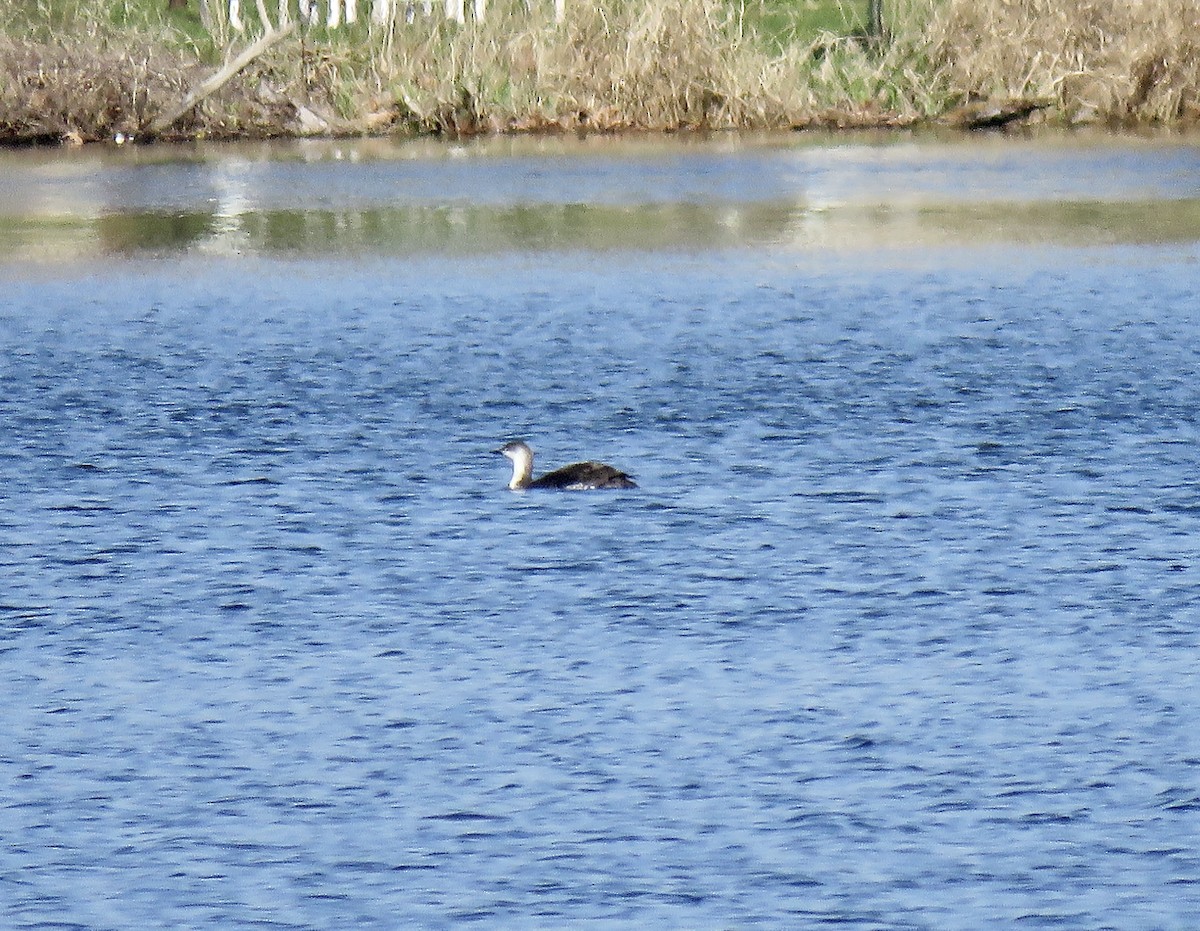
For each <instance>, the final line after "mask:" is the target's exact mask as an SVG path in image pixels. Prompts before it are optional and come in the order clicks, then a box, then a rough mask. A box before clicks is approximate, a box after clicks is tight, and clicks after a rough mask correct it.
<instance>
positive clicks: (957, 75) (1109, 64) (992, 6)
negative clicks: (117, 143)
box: [0, 0, 1200, 142]
mask: <svg viewBox="0 0 1200 931" xmlns="http://www.w3.org/2000/svg"><path fill="white" fill-rule="evenodd" d="M191 2H192V3H193V4H194V3H196V2H197V0H191ZM865 6H866V4H865V2H864V0H856V2H854V3H850V2H848V0H847V2H844V3H839V2H838V0H801V2H798V3H793V4H781V3H770V2H759V3H757V4H756V5H746V4H737V5H734V4H732V3H730V2H728V0H658V2H655V3H646V2H644V0H598V2H596V3H588V4H585V3H572V2H570V0H569V2H568V5H567V18H566V21H565V22H564V23H561V24H556V23H555V22H553V19H552V14H551V9H550V4H549V3H546V2H545V0H542V2H541V3H540V5H539V6H538V7H537V8H536V9H534V10H533V11H528V10H527V9H526V7H525V4H524V2H523V0H497V2H496V3H495V4H493V6H492V7H490V9H489V16H488V19H487V21H486V22H484V23H479V24H475V23H471V22H468V23H467V24H466V25H465V26H457V25H455V24H453V23H448V22H446V21H445V20H443V19H441V18H440V17H437V16H434V17H430V18H424V17H420V16H418V18H417V19H416V21H415V22H413V23H412V24H406V23H405V22H404V21H403V8H402V12H401V15H400V18H399V19H398V20H397V21H395V22H393V23H390V24H388V25H387V26H386V27H372V26H368V25H366V24H364V23H359V24H357V25H356V26H355V27H353V28H351V29H347V30H341V31H337V32H332V33H331V32H327V31H325V30H324V29H322V28H319V27H314V28H311V29H305V30H298V31H297V32H295V33H294V34H292V35H291V36H290V37H288V38H287V39H285V40H284V41H282V42H280V43H278V44H277V45H276V46H275V47H273V48H272V49H271V50H270V51H269V52H267V53H265V54H264V55H262V56H261V57H260V58H258V59H256V60H255V61H254V62H253V63H252V64H251V65H249V66H248V67H247V68H246V69H244V70H243V71H242V72H241V73H239V74H238V75H237V76H236V77H235V78H233V79H232V80H231V81H230V82H229V83H228V84H226V85H225V86H224V87H223V88H222V89H221V90H220V91H219V92H217V93H216V94H214V95H213V96H212V97H210V98H208V99H207V100H205V101H204V102H203V103H202V104H201V105H200V106H198V107H196V108H195V109H194V110H192V111H191V112H189V113H187V114H186V115H185V116H183V117H182V118H181V119H180V120H179V121H178V122H176V123H175V124H174V125H173V126H172V127H171V128H170V129H169V130H168V131H167V132H166V135H170V136H181V137H189V138H190V137H196V136H205V137H226V136H245V135H250V136H267V135H278V134H288V135H290V134H296V133H302V132H318V133H324V132H333V133H359V132H397V131H407V132H455V133H466V132H481V131H483V132H494V131H538V130H554V131H558V130H576V129H590V130H600V131H608V130H616V129H646V130H679V129H683V128H695V127H702V128H714V129H728V128H756V129H761V128H782V127H799V126H814V125H837V126H852V125H906V124H911V123H915V122H919V121H922V120H926V119H934V118H938V117H940V116H942V115H944V114H947V113H953V112H957V113H962V112H970V111H969V110H966V111H964V110H962V109H961V108H962V106H963V105H976V106H979V105H981V104H979V102H980V101H1008V100H1010V99H1013V98H1020V99H1025V100H1031V101H1036V102H1037V103H1038V104H1039V105H1044V107H1045V109H1044V110H1041V111H1039V112H1041V113H1042V114H1043V117H1042V118H1049V119H1055V120H1062V121H1065V122H1078V121H1121V122H1156V123H1166V124H1177V123H1181V122H1194V121H1196V120H1197V119H1198V118H1200V6H1198V5H1196V4H1195V3H1194V2H1192V0H886V2H885V12H886V25H887V30H888V36H887V38H886V39H885V40H884V41H880V42H869V41H866V40H864V39H862V38H855V37H854V33H855V30H856V28H861V17H862V16H863V15H865ZM214 8H216V4H215V3H214ZM270 9H272V11H274V9H275V4H270ZM247 14H248V16H249V17H250V19H251V29H252V30H254V31H258V30H259V26H258V25H257V23H255V22H254V18H253V17H254V13H253V5H251V9H250V10H248V11H247ZM0 15H2V16H3V22H4V24H5V25H4V27H3V29H4V33H3V34H0V139H3V140H7V141H44V142H51V141H58V140H63V139H67V140H80V141H87V140H93V139H112V138H114V137H115V136H116V135H117V134H118V133H124V134H127V135H135V136H144V135H145V134H146V130H147V127H148V126H149V125H150V124H151V123H152V122H153V120H154V119H155V118H156V117H158V116H159V115H160V114H161V113H163V112H164V110H166V109H168V108H170V107H171V105H172V104H174V103H176V102H178V101H179V100H180V99H182V97H183V96H184V94H185V93H186V91H187V90H188V88H190V87H192V86H194V85H195V84H196V83H197V82H198V81H199V80H201V79H202V78H203V77H204V76H206V75H207V74H209V73H211V72H212V71H213V70H214V69H215V68H216V67H217V66H218V65H219V64H220V62H221V61H222V60H223V59H225V58H227V57H228V56H229V54H230V53H231V52H232V51H233V50H238V49H240V48H242V47H244V46H245V45H246V44H247V43H248V41H249V39H248V38H247V37H245V36H239V35H237V34H235V33H234V32H233V31H232V30H231V29H230V28H229V27H228V24H227V23H226V22H224V21H223V20H222V19H220V17H218V18H217V20H216V22H215V23H213V24H212V29H211V30H210V31H209V30H204V29H202V28H201V27H200V25H199V22H198V18H197V15H196V13H195V11H194V10H186V9H185V10H183V11H172V12H170V13H169V12H168V11H167V9H166V4H165V2H161V3H160V2H157V0H156V2H155V3H154V4H153V5H149V4H148V3H142V2H141V0H117V2H114V0H80V2H76V3H69V4H68V3H66V2H65V0H42V2H41V3H39V4H37V5H31V4H29V3H28V2H25V0H0ZM955 108H960V109H959V110H957V111H956V110H955Z"/></svg>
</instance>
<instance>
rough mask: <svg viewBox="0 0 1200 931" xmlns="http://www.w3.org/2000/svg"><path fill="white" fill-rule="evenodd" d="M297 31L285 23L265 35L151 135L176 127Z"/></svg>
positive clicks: (154, 127)
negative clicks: (261, 56)
mask: <svg viewBox="0 0 1200 931" xmlns="http://www.w3.org/2000/svg"><path fill="white" fill-rule="evenodd" d="M295 29H296V24H295V22H289V23H284V24H283V25H282V26H280V27H279V28H278V29H273V30H270V31H268V32H266V33H264V34H263V35H262V36H261V37H260V38H259V40H258V41H257V42H255V43H254V44H253V45H251V46H249V47H248V48H246V50H245V51H243V52H242V54H240V55H239V56H238V57H237V58H235V59H234V60H233V61H231V62H229V63H228V64H226V65H225V66H224V67H223V68H221V70H220V71H218V72H216V73H215V74H213V75H212V76H211V77H208V78H205V79H204V80H203V81H201V82H200V83H199V84H197V85H196V86H195V87H193V88H192V89H191V90H190V91H188V93H187V96H186V97H184V98H183V100H181V101H180V102H179V104H178V106H176V107H174V108H173V109H171V110H168V111H167V112H166V113H164V114H163V115H162V116H160V117H159V118H158V119H156V120H155V121H154V122H153V123H151V124H150V135H152V136H157V135H159V134H161V133H163V132H165V131H166V130H168V129H170V128H171V127H172V126H174V125H175V121H176V120H178V119H179V118H180V117H181V116H183V115H184V114H185V113H187V112H188V111H189V110H190V109H192V107H194V106H196V104H198V103H199V102H200V101H201V100H203V99H204V98H205V97H207V96H208V95H209V94H212V93H214V92H215V91H218V90H220V89H221V88H222V87H224V86H225V83H226V82H227V81H228V80H229V79H230V78H232V77H233V76H234V75H235V74H237V73H238V72H239V71H241V70H242V69H243V68H245V67H246V65H248V64H250V62H252V61H254V59H256V58H258V56H259V55H261V54H262V53H263V52H265V51H267V49H269V48H271V46H273V45H274V44H275V43H276V42H278V41H280V40H281V39H284V38H287V36H289V35H291V33H292V32H293V31H295Z"/></svg>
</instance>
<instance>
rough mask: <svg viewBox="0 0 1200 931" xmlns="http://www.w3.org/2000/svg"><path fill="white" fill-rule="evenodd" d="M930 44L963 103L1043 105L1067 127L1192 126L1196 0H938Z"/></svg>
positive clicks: (1199, 47) (1196, 92)
mask: <svg viewBox="0 0 1200 931" xmlns="http://www.w3.org/2000/svg"><path fill="white" fill-rule="evenodd" d="M929 41H930V51H929V54H930V57H931V61H932V62H933V63H934V64H935V68H936V69H937V70H940V71H942V72H943V73H944V79H945V81H946V83H947V86H948V88H949V89H950V90H951V91H952V92H953V93H955V94H956V95H959V96H961V97H962V98H964V99H965V98H967V97H969V96H975V97H982V98H996V97H1037V98H1047V99H1049V100H1052V101H1054V102H1055V104H1056V105H1057V108H1058V112H1059V114H1060V115H1061V116H1062V117H1063V118H1064V119H1066V120H1067V121H1069V122H1074V121H1080V120H1101V121H1129V120H1133V121H1140V122H1146V121H1154V122H1164V123H1174V122H1177V121H1181V120H1187V121H1193V122H1194V121H1196V120H1197V119H1200V4H1198V3H1196V0H945V2H944V3H943V4H942V5H940V6H939V7H938V8H936V14H935V16H934V17H933V18H932V21H931V26H930V30H929Z"/></svg>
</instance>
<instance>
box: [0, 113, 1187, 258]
mask: <svg viewBox="0 0 1200 931" xmlns="http://www.w3.org/2000/svg"><path fill="white" fill-rule="evenodd" d="M0 167H3V169H4V170H3V171H2V172H0V250H2V251H3V253H4V254H5V255H7V256H9V257H10V258H13V259H17V260H51V261H53V260H75V259H86V258H95V257H99V256H106V255H129V254H135V255H136V254H151V255H153V254H174V253H183V252H194V253H200V254H216V255H221V254H228V255H235V254H247V253H261V254H267V255H271V254H291V253H303V254H307V253H312V254H332V255H356V254H375V255H408V254H436V253H454V254H487V253H492V252H497V251H509V250H531V251H542V250H581V249H582V250H612V249H622V250H646V251H655V250H676V249H685V250H686V249H710V248H731V247H751V248H754V247H769V248H784V249H788V248H792V249H813V248H821V249H825V248H834V249H847V250H856V249H861V248H877V247H896V246H899V247H907V246H938V245H972V244H978V245H990V244H996V243H1043V242H1045V243H1057V244H1062V245H1095V244H1139V243H1170V242H1185V241H1190V240H1193V239H1195V238H1196V237H1197V236H1198V235H1200V181H1198V180H1197V179H1198V178H1200V147H1198V146H1196V145H1194V144H1191V143H1189V141H1188V140H1186V139H1179V138H1168V139H1151V140H1146V139H1127V138H1117V137H1102V138H1100V139H1095V138H1083V139H1081V138H1077V137H1062V136H1056V137H1054V138H1052V139H1050V140H1029V139H1009V138H1006V137H984V138H982V139H980V138H977V137H971V138H968V139H962V138H959V139H956V140H953V141H949V142H947V141H940V140H915V139H913V138H910V137H890V138H889V139H888V140H886V141H880V140H879V139H877V138H872V137H868V138H859V137H852V138H850V139H847V138H845V137H807V136H805V137H801V136H795V135H791V136H775V137H750V138H742V137H734V138H729V137H719V138H716V139H709V140H691V141H687V142H663V141H656V142H650V141H647V140H642V139H638V140H611V139H608V140H601V141H600V142H595V141H590V140H583V141H581V140H573V139H572V140H568V139H555V140H539V141H536V142H528V141H526V142H522V141H512V140H504V141H496V140H489V141H482V142H480V143H478V144H471V145H450V144H445V143H442V144H432V143H430V142H428V141H421V142H419V143H418V142H409V143H397V142H391V143H383V142H381V141H379V140H369V141H363V142H348V143H347V142H339V143H321V144H296V143H286V144H277V145H271V146H263V145H259V146H255V147H245V146H204V147H192V148H165V147H164V148H154V149H149V150H140V149H137V150H129V151H125V152H115V151H113V150H107V151H105V152H103V153H102V154H80V153H64V152H51V153H36V154H33V153H5V154H4V155H3V156H0Z"/></svg>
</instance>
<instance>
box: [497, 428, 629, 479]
mask: <svg viewBox="0 0 1200 931" xmlns="http://www.w3.org/2000/svg"><path fill="white" fill-rule="evenodd" d="M495 451H496V452H498V453H500V455H502V456H507V457H508V458H509V459H511V460H512V464H513V474H512V481H510V482H509V483H508V487H509V488H511V489H512V490H513V491H518V490H519V489H522V488H564V489H567V490H569V491H583V490H590V489H592V488H637V484H636V483H635V482H634V480H633V479H632V478H630V477H629V476H628V475H626V474H625V473H624V472H622V471H620V470H619V469H614V468H613V467H612V466H610V465H605V464H604V463H602V462H576V463H575V464H574V465H569V466H563V467H562V468H561V469H555V470H554V471H553V472H547V473H546V474H545V475H543V476H542V477H541V478H538V479H535V478H533V450H532V449H530V448H529V444H528V443H526V442H524V441H523V440H513V441H512V442H511V443H505V444H504V445H503V446H501V447H500V448H499V449H497V450H495Z"/></svg>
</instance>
